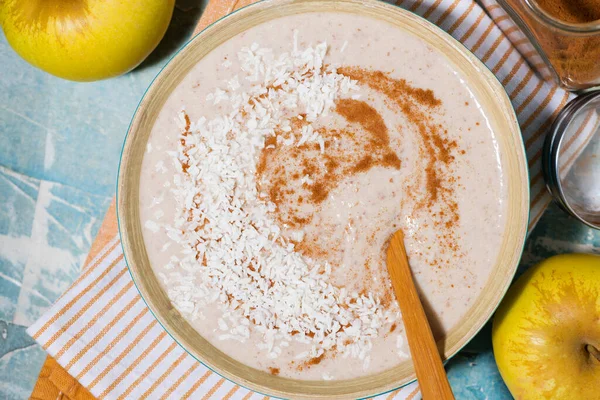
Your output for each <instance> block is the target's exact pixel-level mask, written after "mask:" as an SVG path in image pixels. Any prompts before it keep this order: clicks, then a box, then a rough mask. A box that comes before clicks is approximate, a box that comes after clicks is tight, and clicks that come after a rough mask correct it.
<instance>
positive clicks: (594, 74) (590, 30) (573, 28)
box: [498, 0, 600, 91]
mask: <svg viewBox="0 0 600 400" xmlns="http://www.w3.org/2000/svg"><path fill="white" fill-rule="evenodd" d="M498 3H499V4H500V5H501V6H502V7H503V8H504V9H505V10H506V12H507V13H508V14H509V16H510V17H511V19H512V20H513V22H514V23H515V25H516V26H517V27H518V28H519V29H520V31H521V32H522V34H523V35H524V38H525V40H523V42H525V41H528V43H525V45H529V51H524V52H523V51H522V53H524V55H525V56H526V58H527V59H528V61H529V63H530V64H532V65H534V66H535V67H536V68H537V69H538V72H539V73H540V75H541V76H542V77H544V78H545V79H554V80H555V81H556V82H558V83H559V84H560V85H561V86H562V87H564V88H566V89H568V90H572V91H579V90H583V89H589V88H593V87H600V0H498ZM513 42H514V41H513ZM518 44H523V43H518ZM518 44H517V47H519V46H518ZM520 50H521V49H520Z"/></svg>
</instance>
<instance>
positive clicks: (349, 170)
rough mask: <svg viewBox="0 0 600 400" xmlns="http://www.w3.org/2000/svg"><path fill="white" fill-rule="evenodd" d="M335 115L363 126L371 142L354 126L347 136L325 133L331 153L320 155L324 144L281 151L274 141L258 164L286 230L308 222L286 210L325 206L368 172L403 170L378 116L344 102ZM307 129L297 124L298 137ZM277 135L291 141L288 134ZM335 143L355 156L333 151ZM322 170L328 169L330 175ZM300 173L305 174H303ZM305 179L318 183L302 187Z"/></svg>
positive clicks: (260, 177)
mask: <svg viewBox="0 0 600 400" xmlns="http://www.w3.org/2000/svg"><path fill="white" fill-rule="evenodd" d="M335 111H336V112H337V113H338V114H339V115H341V116H342V117H344V118H345V119H346V120H347V121H348V122H350V123H352V124H356V125H358V126H360V128H362V129H363V130H364V131H365V132H366V133H368V134H369V136H365V135H362V134H360V135H359V134H356V133H355V131H354V130H353V129H354V128H352V126H349V127H348V128H347V129H344V130H335V129H325V128H321V129H320V130H319V132H320V133H321V135H322V136H324V137H325V139H326V144H325V147H326V151H325V153H321V152H320V147H319V145H318V144H312V145H308V144H304V145H301V146H277V145H276V140H275V138H274V137H270V138H269V139H267V140H266V142H265V148H264V149H263V151H262V152H261V155H260V158H259V161H258V163H257V168H256V175H257V182H259V186H260V190H261V191H263V192H264V193H267V194H268V195H269V200H270V201H271V202H273V203H274V204H275V205H276V206H277V207H278V215H277V218H278V219H279V222H280V223H282V224H286V225H289V226H298V225H299V224H298V221H302V220H306V219H307V217H306V216H304V215H302V216H298V215H295V212H294V211H293V210H292V209H289V210H288V212H287V213H286V212H282V211H283V210H282V208H283V207H284V205H289V204H300V203H304V199H306V200H310V201H311V202H312V203H313V204H319V203H322V202H323V201H325V200H326V199H327V197H328V196H329V192H330V191H331V190H332V189H334V188H335V187H337V185H338V183H339V181H340V180H342V179H345V178H346V177H348V176H349V175H351V174H356V173H361V172H366V171H368V170H369V169H371V168H373V167H375V166H383V167H390V168H395V169H399V168H400V167H401V164H402V162H401V160H400V159H399V158H398V156H397V155H396V153H395V152H394V151H393V150H392V149H391V148H390V139H389V132H388V128H387V126H386V125H385V122H384V121H383V118H382V117H381V115H380V114H379V113H378V112H377V110H375V109H374V108H373V107H371V106H370V105H369V104H367V103H366V102H364V101H360V100H354V99H340V100H339V101H338V102H337V103H336V108H335ZM305 124H306V121H305V119H304V118H302V119H296V120H294V121H293V124H292V133H293V132H296V131H298V130H300V129H301V128H302V126H303V125H305ZM277 134H278V135H285V133H284V132H278V133H277ZM333 138H337V139H341V140H343V141H344V142H345V143H346V144H348V145H349V146H350V147H351V148H352V149H355V150H354V151H350V152H348V151H347V150H348V149H347V148H343V147H339V148H330V147H329V145H328V143H329V142H330V141H331V140H332V139H333ZM364 154H368V156H366V157H365V156H364ZM321 165H325V166H326V169H325V170H324V169H323V168H322V167H321ZM281 166H285V168H282V167H281ZM297 170H300V171H301V173H300V174H298V172H297ZM305 176H308V177H310V179H311V180H312V183H306V182H305V183H304V184H303V185H302V184H300V183H299V181H300V180H301V179H302V178H303V177H305ZM298 187H300V188H301V189H298ZM304 191H308V196H303V192H304ZM300 199H302V201H301V200H300Z"/></svg>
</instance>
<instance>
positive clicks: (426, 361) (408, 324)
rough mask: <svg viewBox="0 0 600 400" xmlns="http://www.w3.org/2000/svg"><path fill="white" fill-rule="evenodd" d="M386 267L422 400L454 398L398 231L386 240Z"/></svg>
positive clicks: (400, 232)
mask: <svg viewBox="0 0 600 400" xmlns="http://www.w3.org/2000/svg"><path fill="white" fill-rule="evenodd" d="M387 267H388V271H389V273H390V277H391V279H392V286H393V287H394V292H395V293H396V299H397V300H398V305H399V306H400V311H401V312H402V319H403V321H404V329H405V331H406V337H407V338H408V346H409V348H410V354H411V356H412V360H413V364H414V366H415V371H416V373H417V380H418V382H419V387H420V388H421V394H422V395H423V399H424V400H445V399H454V395H453V394H452V390H451V389H450V384H449V383H448V377H447V376H446V371H445V370H444V364H442V359H441V357H440V353H439V351H438V348H437V346H436V344H435V340H434V338H433V334H432V333H431V328H430V327H429V322H428V321H427V316H426V315H425V311H424V310H423V305H422V304H421V301H420V300H419V295H418V294H417V289H416V287H415V283H414V282H413V279H412V276H411V272H410V266H409V265H408V257H407V256H406V249H405V248H404V233H402V230H398V231H396V233H394V234H393V235H392V238H391V239H390V245H389V247H388V250H387Z"/></svg>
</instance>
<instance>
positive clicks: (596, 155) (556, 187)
mask: <svg viewBox="0 0 600 400" xmlns="http://www.w3.org/2000/svg"><path fill="white" fill-rule="evenodd" d="M542 167H543V171H544V178H545V181H546V185H547V186H548V189H549V190H550V193H552V195H553V196H554V198H555V200H556V201H557V202H558V204H559V205H560V206H561V207H562V208H563V209H564V210H565V211H567V212H568V213H569V214H571V215H573V216H574V217H575V218H577V219H579V220H580V221H581V222H583V223H585V224H587V225H589V226H590V227H592V228H595V229H600V91H596V92H592V93H587V94H584V95H582V96H579V97H577V98H576V99H573V100H571V101H570V102H569V104H567V105H566V107H565V108H564V109H563V110H561V112H560V113H559V114H558V116H557V117H556V120H554V123H553V125H552V128H551V130H550V132H549V134H548V136H547V137H546V142H545V145H544V152H543V156H542Z"/></svg>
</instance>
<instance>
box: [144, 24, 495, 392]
mask: <svg viewBox="0 0 600 400" xmlns="http://www.w3.org/2000/svg"><path fill="white" fill-rule="evenodd" d="M490 155H495V156H490ZM503 179H504V178H503V175H502V170H501V160H500V156H499V155H498V149H497V144H496V141H495V137H494V132H493V131H492V130H491V128H490V126H489V123H488V121H487V120H486V117H485V113H484V110H482V109H481V107H480V106H479V103H478V101H477V99H476V98H475V97H474V96H473V94H472V92H471V91H470V90H469V84H468V82H467V81H466V80H465V79H464V78H463V77H462V76H461V75H460V73H459V72H457V71H456V69H455V68H454V66H453V65H452V64H451V63H450V62H449V61H448V60H446V59H445V58H444V56H442V55H441V54H439V53H437V52H436V51H434V50H433V49H432V48H430V47H428V45H427V44H425V43H423V42H422V41H420V40H419V39H417V38H415V37H413V36H411V35H410V34H409V33H406V32H404V31H401V30H399V29H397V28H395V27H393V26H391V25H387V24H385V23H383V22H381V21H378V20H374V19H370V18H368V17H361V16H356V15H350V14H343V13H307V14H299V15H295V16H288V17H283V18H280V19H276V20H274V21H271V22H268V23H265V24H262V25H259V26H257V27H254V28H252V29H250V30H248V31H246V32H244V33H243V34H240V35H238V36H236V37H234V38H233V39H231V40H229V41H228V42H226V43H224V44H223V45H221V46H220V47H218V48H217V49H216V50H214V51H213V52H211V53H210V54H208V55H207V56H206V57H205V58H204V59H203V60H202V61H201V62H199V63H198V64H197V65H196V66H195V67H194V68H193V69H192V71H191V72H190V73H189V74H188V75H187V77H186V78H185V79H184V80H183V81H182V82H181V84H180V85H179V86H178V87H177V89H176V90H175V91H174V92H173V93H172V95H171V96H170V98H169V100H168V101H167V103H166V105H165V106H164V108H163V109H162V111H161V112H160V115H159V117H158V119H157V121H156V123H155V126H154V128H153V131H152V133H151V136H150V139H149V142H148V146H147V151H146V154H145V157H144V160H143V166H142V175H141V183H140V212H141V219H142V225H143V226H144V232H143V233H144V240H145V243H146V248H147V251H148V255H149V258H150V261H151V264H152V267H153V269H154V271H155V272H156V273H157V275H158V276H159V279H160V281H161V282H162V284H163V287H164V289H165V291H166V292H167V294H168V296H169V298H170V299H171V301H172V302H173V304H174V306H175V307H176V308H177V309H178V310H179V311H180V312H181V313H182V315H183V316H184V317H186V319H188V320H189V322H190V323H191V324H192V325H193V326H194V327H195V328H196V329H197V330H198V331H199V332H200V334H202V335H203V336H204V337H205V338H206V339H208V340H209V341H210V342H211V343H212V344H213V345H214V346H216V347H217V348H219V349H220V350H222V351H223V352H225V353H227V354H228V355H230V356H231V357H233V358H235V359H237V360H239V361H241V362H243V363H245V364H247V365H250V366H252V367H255V368H259V369H262V370H265V371H268V372H270V373H272V374H277V375H280V376H283V377H291V378H297V379H319V380H320V379H348V378H353V377H357V376H361V375H366V374H371V373H376V372H379V371H382V370H385V369H388V368H390V367H392V366H394V365H396V364H398V363H400V362H401V361H402V360H403V359H405V358H407V357H410V356H409V350H408V346H407V344H406V341H405V337H404V332H403V326H402V319H401V316H400V313H399V310H398V307H397V305H396V304H395V299H394V295H393V292H392V290H391V285H390V283H389V278H388V276H387V271H386V266H385V257H384V255H385V250H386V241H387V240H388V238H389V236H390V235H391V234H392V233H393V232H394V231H395V230H396V229H398V228H402V229H403V230H404V232H405V235H406V245H407V250H408V253H409V257H410V263H411V268H412V270H413V273H414V276H415V280H416V283H417V286H418V288H419V290H420V292H421V293H422V297H423V301H424V306H425V309H426V310H427V312H428V315H429V318H430V321H431V323H432V327H433V330H434V333H435V334H436V336H437V337H440V336H441V335H443V334H444V332H447V331H448V330H449V329H450V328H452V327H453V326H454V325H455V324H456V323H457V322H458V321H459V319H460V318H461V317H462V316H463V315H464V314H465V313H466V312H467V310H468V309H469V308H470V307H472V306H473V303H474V301H475V299H476V298H477V296H478V295H479V294H480V292H481V290H482V287H483V286H484V284H485V282H486V280H487V279H488V276H489V273H490V268H491V267H492V266H493V265H494V263H495V260H496V257H497V251H498V250H497V249H498V248H499V246H500V241H501V238H500V237H499V235H498V234H497V232H502V231H503V229H502V227H503V226H504V223H505V215H504V214H505V207H506V200H505V197H506V193H505V190H506V189H505V185H504V182H503Z"/></svg>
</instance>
